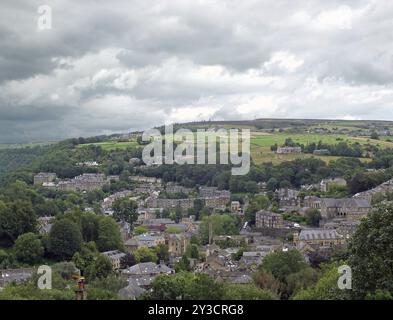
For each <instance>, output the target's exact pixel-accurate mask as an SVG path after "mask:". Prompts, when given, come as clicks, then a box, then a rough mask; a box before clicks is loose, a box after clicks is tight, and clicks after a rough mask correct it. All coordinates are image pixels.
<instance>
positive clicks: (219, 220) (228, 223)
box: [200, 214, 240, 243]
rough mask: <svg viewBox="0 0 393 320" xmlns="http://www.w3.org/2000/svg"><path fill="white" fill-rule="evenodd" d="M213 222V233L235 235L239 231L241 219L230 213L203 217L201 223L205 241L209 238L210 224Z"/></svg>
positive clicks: (202, 236)
mask: <svg viewBox="0 0 393 320" xmlns="http://www.w3.org/2000/svg"><path fill="white" fill-rule="evenodd" d="M210 223H211V224H212V229H213V234H214V235H215V236H216V235H235V234H238V233H239V226H240V221H239V219H238V217H236V216H233V215H228V214H221V215H211V216H206V217H203V219H202V224H201V232H200V233H201V238H202V239H203V241H204V242H205V243H207V242H208V238H209V224H210Z"/></svg>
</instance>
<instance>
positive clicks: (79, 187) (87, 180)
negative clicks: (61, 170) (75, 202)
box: [57, 173, 107, 191]
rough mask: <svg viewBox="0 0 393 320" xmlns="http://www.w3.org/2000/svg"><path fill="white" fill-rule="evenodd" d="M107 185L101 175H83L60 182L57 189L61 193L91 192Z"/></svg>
mask: <svg viewBox="0 0 393 320" xmlns="http://www.w3.org/2000/svg"><path fill="white" fill-rule="evenodd" d="M106 183H107V180H106V179H105V175H104V174H102V173H84V174H82V175H79V176H76V177H75V178H73V179H71V180H63V181H60V182H59V183H58V185H57V188H58V189H59V190H62V191H93V190H96V189H100V188H102V187H103V186H104V185H105V184H106Z"/></svg>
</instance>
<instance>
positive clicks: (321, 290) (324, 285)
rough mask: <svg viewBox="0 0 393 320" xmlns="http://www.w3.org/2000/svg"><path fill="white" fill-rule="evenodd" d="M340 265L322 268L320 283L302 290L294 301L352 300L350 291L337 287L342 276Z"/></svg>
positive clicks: (334, 264)
mask: <svg viewBox="0 0 393 320" xmlns="http://www.w3.org/2000/svg"><path fill="white" fill-rule="evenodd" d="M339 266H340V264H339V263H332V264H329V265H324V266H322V276H321V277H320V279H319V280H318V282H317V283H316V284H315V285H314V286H312V287H309V288H307V289H304V290H300V291H299V292H298V293H296V294H295V296H293V297H292V299H294V300H344V299H350V293H349V291H350V290H341V289H339V287H338V285H337V281H338V278H339V276H340V274H339V273H338V271H337V270H338V267H339Z"/></svg>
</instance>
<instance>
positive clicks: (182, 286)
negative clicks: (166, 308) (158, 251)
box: [147, 272, 224, 300]
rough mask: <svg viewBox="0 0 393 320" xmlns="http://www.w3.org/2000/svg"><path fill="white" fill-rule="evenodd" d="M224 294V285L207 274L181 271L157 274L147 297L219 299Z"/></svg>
mask: <svg viewBox="0 0 393 320" xmlns="http://www.w3.org/2000/svg"><path fill="white" fill-rule="evenodd" d="M223 295H224V287H223V285H222V284H221V283H218V282H217V281H215V280H214V279H213V278H211V277H210V276H208V275H207V274H203V273H199V274H194V273H192V272H180V273H176V274H174V275H159V276H157V277H156V278H155V279H154V280H153V283H152V289H151V292H150V293H149V294H148V296H147V297H148V298H149V299H154V300H178V299H182V300H219V299H221V298H222V297H223Z"/></svg>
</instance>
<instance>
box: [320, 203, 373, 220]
mask: <svg viewBox="0 0 393 320" xmlns="http://www.w3.org/2000/svg"><path fill="white" fill-rule="evenodd" d="M371 208H372V207H371V204H370V202H369V201H368V200H365V199H354V198H342V199H331V198H325V199H321V216H322V218H323V219H333V218H346V219H349V220H356V219H361V218H363V217H365V216H367V214H368V213H369V212H370V211H371Z"/></svg>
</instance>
